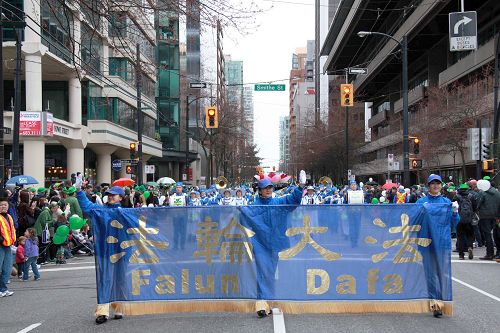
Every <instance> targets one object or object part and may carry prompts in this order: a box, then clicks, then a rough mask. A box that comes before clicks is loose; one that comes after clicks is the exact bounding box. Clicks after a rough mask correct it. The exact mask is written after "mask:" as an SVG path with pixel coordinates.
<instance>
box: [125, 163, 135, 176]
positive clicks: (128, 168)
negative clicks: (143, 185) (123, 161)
mask: <svg viewBox="0 0 500 333" xmlns="http://www.w3.org/2000/svg"><path fill="white" fill-rule="evenodd" d="M134 171H135V168H134V166H133V165H130V164H129V165H127V166H126V167H125V172H126V173H127V175H133V174H134V173H135V172H134Z"/></svg>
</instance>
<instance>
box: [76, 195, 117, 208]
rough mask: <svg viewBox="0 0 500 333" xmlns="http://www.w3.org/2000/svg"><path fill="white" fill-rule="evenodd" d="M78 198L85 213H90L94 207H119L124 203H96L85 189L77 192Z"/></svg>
mask: <svg viewBox="0 0 500 333" xmlns="http://www.w3.org/2000/svg"><path fill="white" fill-rule="evenodd" d="M76 199H77V200H78V203H79V204H80V208H81V209H82V212H83V213H84V214H90V212H91V211H92V210H93V209H99V208H103V207H107V208H118V207H121V206H122V205H121V204H119V203H117V204H113V205H108V204H106V205H104V206H101V205H98V204H95V203H93V202H92V201H90V200H89V199H88V198H87V196H86V195H85V192H84V191H80V192H77V193H76Z"/></svg>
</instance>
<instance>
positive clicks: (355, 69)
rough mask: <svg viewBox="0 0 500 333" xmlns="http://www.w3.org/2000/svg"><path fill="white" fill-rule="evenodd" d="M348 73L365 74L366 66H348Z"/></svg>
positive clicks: (366, 72) (366, 71)
mask: <svg viewBox="0 0 500 333" xmlns="http://www.w3.org/2000/svg"><path fill="white" fill-rule="evenodd" d="M349 74H361V75H367V74H368V68H358V67H349Z"/></svg>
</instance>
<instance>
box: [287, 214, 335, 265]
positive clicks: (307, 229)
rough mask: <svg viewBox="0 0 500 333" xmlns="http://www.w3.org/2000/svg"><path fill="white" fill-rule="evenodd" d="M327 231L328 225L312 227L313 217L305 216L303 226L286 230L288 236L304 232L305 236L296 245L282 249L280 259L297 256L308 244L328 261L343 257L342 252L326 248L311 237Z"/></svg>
mask: <svg viewBox="0 0 500 333" xmlns="http://www.w3.org/2000/svg"><path fill="white" fill-rule="evenodd" d="M327 231H328V228H327V227H311V218H310V217H309V216H308V215H306V216H304V226H303V227H296V228H290V229H288V230H287V231H286V235H287V236H288V237H291V236H295V235H300V234H303V235H304V236H303V237H302V239H301V240H300V242H298V243H297V244H296V245H295V246H294V247H292V248H289V249H288V250H285V251H281V252H280V253H279V257H280V259H283V260H286V259H290V258H293V257H295V256H296V255H297V254H299V253H300V252H301V251H302V250H303V249H304V248H305V247H306V245H307V244H309V245H311V246H312V247H313V248H314V249H315V250H316V251H317V252H318V253H319V254H321V256H322V257H323V258H325V260H327V261H334V260H338V259H340V257H342V255H341V254H340V253H336V252H332V251H330V250H327V249H325V248H324V247H322V246H321V245H319V244H318V243H316V241H315V240H314V239H313V238H312V237H311V235H312V234H324V233H325V232H327Z"/></svg>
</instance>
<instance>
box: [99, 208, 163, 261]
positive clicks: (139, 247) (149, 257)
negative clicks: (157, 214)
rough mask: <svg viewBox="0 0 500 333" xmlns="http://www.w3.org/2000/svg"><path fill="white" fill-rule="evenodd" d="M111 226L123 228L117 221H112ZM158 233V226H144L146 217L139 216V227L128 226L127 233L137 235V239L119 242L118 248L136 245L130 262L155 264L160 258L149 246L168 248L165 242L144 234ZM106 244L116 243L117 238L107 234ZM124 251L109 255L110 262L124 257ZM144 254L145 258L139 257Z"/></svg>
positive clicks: (161, 248)
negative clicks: (153, 239) (154, 239)
mask: <svg viewBox="0 0 500 333" xmlns="http://www.w3.org/2000/svg"><path fill="white" fill-rule="evenodd" d="M111 226H112V227H114V228H117V229H123V226H122V225H121V224H120V223H119V222H118V221H116V220H115V221H112V222H111ZM158 233H159V230H158V228H147V227H146V217H144V216H141V217H139V227H137V228H128V229H127V234H129V235H139V239H129V240H126V241H123V242H121V243H120V248H122V249H123V250H125V249H128V248H129V247H136V249H135V250H134V252H133V253H132V255H131V256H130V258H129V262H130V263H134V264H157V263H159V262H160V259H159V258H158V256H157V255H156V253H155V252H154V251H153V250H151V248H157V249H160V250H165V249H167V248H168V243H167V242H161V241H151V240H148V239H146V235H157V234H158ZM106 242H107V243H108V244H113V243H118V239H117V238H115V237H113V236H108V238H107V239H106ZM125 254H126V252H124V251H123V252H119V253H115V254H113V255H111V256H110V257H109V258H110V260H111V263H113V264H114V263H116V262H118V260H120V259H121V258H122V257H124V256H125ZM141 255H142V256H144V257H145V258H143V257H141Z"/></svg>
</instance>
